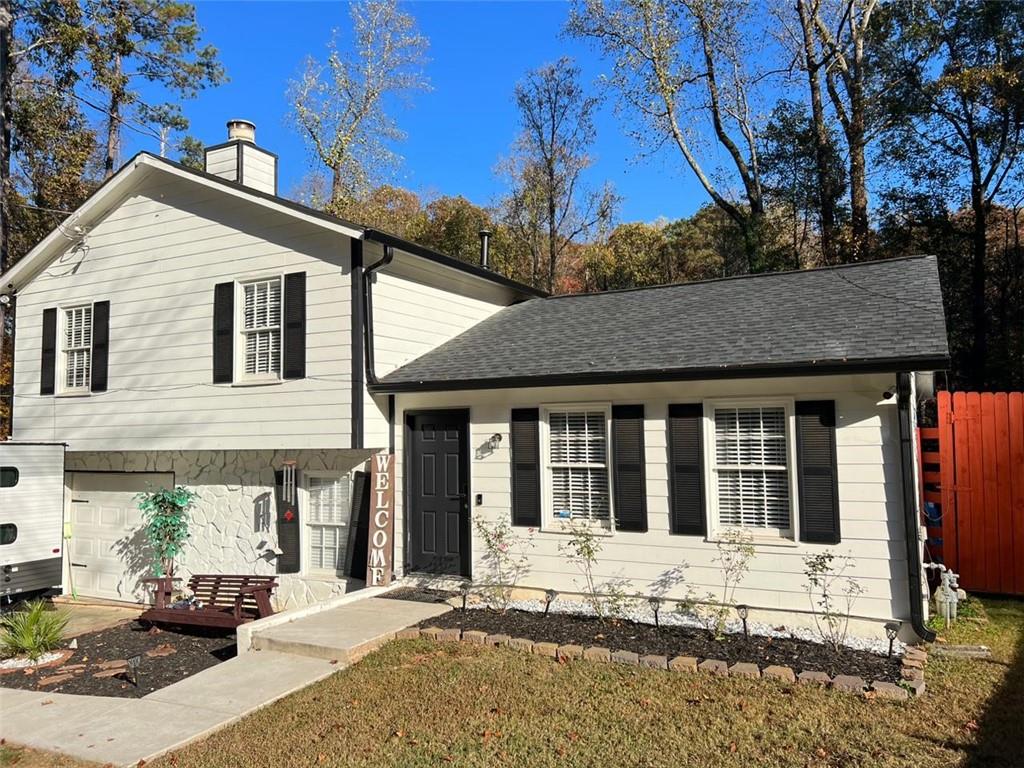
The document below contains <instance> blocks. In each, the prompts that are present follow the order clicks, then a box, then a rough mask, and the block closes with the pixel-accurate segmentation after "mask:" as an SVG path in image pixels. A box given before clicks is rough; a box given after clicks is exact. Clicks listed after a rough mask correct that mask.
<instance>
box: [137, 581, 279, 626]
mask: <svg viewBox="0 0 1024 768" xmlns="http://www.w3.org/2000/svg"><path fill="white" fill-rule="evenodd" d="M175 581H179V579H175V578H170V577H167V576H162V577H160V578H156V579H143V582H145V583H147V584H152V585H153V586H154V595H153V597H154V601H153V607H152V608H150V609H149V610H148V611H145V612H144V613H143V614H142V615H141V616H139V621H144V622H149V623H151V624H175V625H178V626H190V627H217V628H222V629H234V628H235V627H237V626H239V625H240V624H245V623H246V622H248V621H253V620H254V619H262V618H264V617H265V616H273V615H274V609H273V608H272V607H271V606H270V594H271V592H273V591H274V588H275V587H276V586H277V582H276V581H275V580H274V577H273V576H229V575H224V574H197V575H195V576H193V577H192V578H190V579H189V580H188V590H189V591H190V592H191V593H192V594H193V596H194V597H195V599H196V600H198V601H199V602H200V603H202V605H203V607H202V608H194V607H189V608H172V607H171V594H172V592H173V589H174V582H175Z"/></svg>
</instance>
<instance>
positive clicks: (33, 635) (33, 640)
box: [0, 600, 70, 661]
mask: <svg viewBox="0 0 1024 768" xmlns="http://www.w3.org/2000/svg"><path fill="white" fill-rule="evenodd" d="M48 608H49V606H48V605H47V603H46V601H45V600H33V601H31V602H29V603H25V605H24V606H22V607H21V608H19V609H18V610H15V611H11V612H10V613H8V614H6V615H4V616H3V617H2V618H0V655H3V656H5V657H6V656H28V657H29V658H30V659H31V660H32V661H36V660H37V659H39V657H40V656H42V655H43V654H44V653H47V652H49V651H52V650H54V649H56V648H57V647H58V646H59V645H60V644H61V643H62V642H63V641H64V630H65V629H66V628H67V625H68V619H69V618H70V616H69V615H68V612H67V611H63V610H55V611H53V610H49V609H48Z"/></svg>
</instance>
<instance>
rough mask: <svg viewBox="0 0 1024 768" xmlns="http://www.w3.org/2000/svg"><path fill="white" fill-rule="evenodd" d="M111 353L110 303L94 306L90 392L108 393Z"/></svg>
mask: <svg viewBox="0 0 1024 768" xmlns="http://www.w3.org/2000/svg"><path fill="white" fill-rule="evenodd" d="M109 353H110V302H109V301H97V302H95V303H94V304H93V305H92V359H91V360H90V361H89V391H90V392H106V391H107V357H108V355H109Z"/></svg>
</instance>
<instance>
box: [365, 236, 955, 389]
mask: <svg viewBox="0 0 1024 768" xmlns="http://www.w3.org/2000/svg"><path fill="white" fill-rule="evenodd" d="M948 360H949V350H948V347H947V343H946V326H945V319H944V316H943V310H942V293H941V290H940V286H939V274H938V267H937V263H936V260H935V258H934V257H932V256H918V257H910V258H903V259H891V260H886V261H876V262H868V263H864V264H857V265H849V266H843V267H832V268H824V269H815V270H803V271H798V272H780V273H770V274H762V275H749V276H744V277H736V278H724V279H720V280H709V281H704V282H697V283H684V284H680V285H667V286H660V287H654V288H643V289H634V290H625V291H611V292H607V293H597V294H583V295H568V296H557V297H550V298H545V299H534V300H531V301H527V302H524V303H522V304H518V305H515V306H511V307H507V308H505V309H503V310H501V311H500V312H498V313H497V314H495V315H493V316H492V317H490V318H488V319H487V320H484V321H483V322H482V323H480V324H479V325H476V326H474V327H473V328H471V329H469V330H468V331H466V332H465V333H463V334H461V335H460V336H457V337H455V338H454V339H452V340H451V341H449V342H447V343H446V344H443V345H442V346H440V347H438V348H437V349H435V350H433V351H431V352H428V353H427V354H425V355H423V356H421V357H419V358H417V359H416V360H413V361H412V362H410V363H408V364H406V365H405V366H403V367H401V368H399V369H397V370H395V371H393V372H391V373H389V374H388V375H386V376H384V377H383V378H382V379H381V381H380V383H379V384H378V385H377V386H376V387H375V390H376V391H380V392H404V391H430V390H443V389H482V388H488V389H489V388H502V387H521V386H531V385H534V386H554V385H558V384H588V383H612V382H629V381H654V380H672V379H715V378H733V377H740V376H746V377H750V376H765V375H787V374H788V375H802V374H816V373H842V372H867V371H899V370H935V369H942V368H945V367H946V366H947V365H948Z"/></svg>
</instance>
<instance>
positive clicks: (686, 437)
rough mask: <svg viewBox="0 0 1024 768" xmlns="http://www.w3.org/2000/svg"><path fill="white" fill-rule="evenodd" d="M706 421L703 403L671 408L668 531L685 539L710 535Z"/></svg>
mask: <svg viewBox="0 0 1024 768" xmlns="http://www.w3.org/2000/svg"><path fill="white" fill-rule="evenodd" d="M703 420H704V407H703V406H702V405H701V404H700V403H684V404H676V405H670V406H669V407H668V482H669V530H670V531H671V532H672V533H678V534H683V535H686V536H706V535H707V512H706V509H705V498H706V494H705V489H704V464H703V453H704V450H703V448H704V445H703V443H704V440H703V434H704V430H703Z"/></svg>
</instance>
